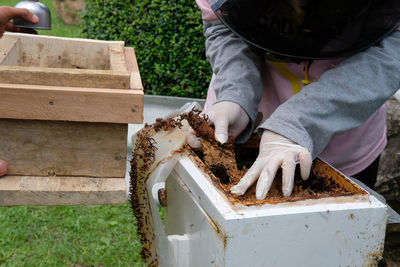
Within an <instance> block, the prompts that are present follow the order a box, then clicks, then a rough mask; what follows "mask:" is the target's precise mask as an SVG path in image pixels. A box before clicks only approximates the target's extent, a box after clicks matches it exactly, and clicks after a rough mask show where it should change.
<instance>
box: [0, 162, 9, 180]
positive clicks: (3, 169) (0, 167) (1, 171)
mask: <svg viewBox="0 0 400 267" xmlns="http://www.w3.org/2000/svg"><path fill="white" fill-rule="evenodd" d="M7 172H8V163H7V162H6V161H4V160H2V159H0V177H1V176H4V175H6V174H7Z"/></svg>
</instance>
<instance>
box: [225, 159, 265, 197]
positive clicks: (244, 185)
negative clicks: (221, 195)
mask: <svg viewBox="0 0 400 267" xmlns="http://www.w3.org/2000/svg"><path fill="white" fill-rule="evenodd" d="M265 162H266V161H265V158H257V159H256V161H255V162H254V163H253V165H252V166H251V168H250V169H249V170H248V171H247V172H246V174H245V175H244V176H243V178H242V179H241V180H240V181H239V183H238V184H236V185H234V186H232V187H231V193H232V194H235V195H238V196H241V195H243V194H244V193H245V192H246V191H247V189H249V187H250V186H252V185H253V184H254V183H255V181H257V179H258V177H259V176H260V173H261V170H262V168H263V167H264V165H265Z"/></svg>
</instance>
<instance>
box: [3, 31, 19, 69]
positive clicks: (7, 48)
mask: <svg viewBox="0 0 400 267" xmlns="http://www.w3.org/2000/svg"><path fill="white" fill-rule="evenodd" d="M18 61H19V39H18V38H17V37H14V36H4V37H3V38H1V39H0V65H18Z"/></svg>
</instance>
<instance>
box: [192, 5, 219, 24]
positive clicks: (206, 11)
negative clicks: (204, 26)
mask: <svg viewBox="0 0 400 267" xmlns="http://www.w3.org/2000/svg"><path fill="white" fill-rule="evenodd" d="M196 3H197V5H198V6H199V8H200V9H201V14H202V16H203V20H206V21H213V20H218V18H217V16H216V15H215V14H214V12H213V11H212V9H211V7H210V4H209V3H208V1H207V0H196Z"/></svg>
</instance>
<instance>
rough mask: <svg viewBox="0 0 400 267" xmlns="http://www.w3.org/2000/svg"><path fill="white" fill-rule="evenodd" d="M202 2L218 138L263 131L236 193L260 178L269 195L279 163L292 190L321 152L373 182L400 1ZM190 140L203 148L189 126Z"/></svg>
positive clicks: (398, 61)
mask: <svg viewBox="0 0 400 267" xmlns="http://www.w3.org/2000/svg"><path fill="white" fill-rule="evenodd" d="M196 2H197V4H198V6H199V7H200V9H201V11H202V15H203V21H204V34H205V37H206V54H207V58H208V60H209V61H210V63H211V66H212V69H213V77H212V80H211V84H210V87H209V90H208V95H207V101H206V105H205V109H204V112H205V113H206V114H207V115H208V118H209V120H210V122H211V123H212V124H214V126H215V136H216V139H217V140H218V141H220V142H221V143H224V142H226V141H227V139H228V136H235V137H236V138H237V139H236V140H237V142H238V143H243V142H245V141H246V140H247V139H248V138H249V137H250V135H251V134H252V132H253V131H254V129H256V128H258V133H259V134H260V135H261V141H260V152H259V155H258V157H257V159H256V161H255V162H254V164H253V165H252V167H251V168H250V169H249V170H248V172H247V173H246V175H245V176H244V177H243V178H242V179H241V180H240V182H239V183H238V184H237V185H235V186H233V187H232V188H231V192H232V193H233V194H236V195H242V194H244V193H245V191H246V190H247V189H248V188H249V187H250V186H251V185H252V184H254V183H255V182H257V187H256V197H257V199H264V198H265V197H266V195H267V193H268V190H269V189H270V187H271V184H272V181H273V179H274V177H275V174H276V172H277V170H278V169H279V168H282V179H283V181H282V191H283V194H284V196H289V195H290V194H291V192H292V188H293V182H294V172H295V168H296V164H300V170H301V177H302V178H303V179H307V178H308V176H309V173H310V168H311V163H312V159H314V158H316V157H317V156H318V157H320V158H322V159H323V160H325V161H327V162H328V163H330V164H331V165H333V166H334V167H335V168H337V169H338V170H340V171H341V172H343V173H344V174H346V175H348V176H353V177H356V178H358V179H359V180H361V181H363V182H364V183H366V184H367V185H369V186H370V187H373V185H374V183H375V181H376V177H377V171H378V165H379V157H380V154H381V153H382V151H383V149H384V148H385V145H386V119H385V117H386V107H385V101H386V100H387V99H388V98H389V97H390V96H392V95H393V94H394V93H395V92H396V91H397V89H398V88H399V87H400V32H398V31H396V29H397V27H398V26H399V19H400V1H397V0H387V1H378V0H367V1H366V0H352V1H348V0H346V1H344V0H336V1H330V0H308V1H307V0H306V1H303V0H275V1H273V0H264V1H251V0H209V1H207V0H196ZM260 115H261V116H260ZM259 119H261V120H260V121H261V122H260V123H258V121H259ZM188 142H189V144H190V145H191V146H193V147H198V146H200V143H199V140H198V138H197V137H196V136H194V135H193V134H192V135H189V136H188Z"/></svg>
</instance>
